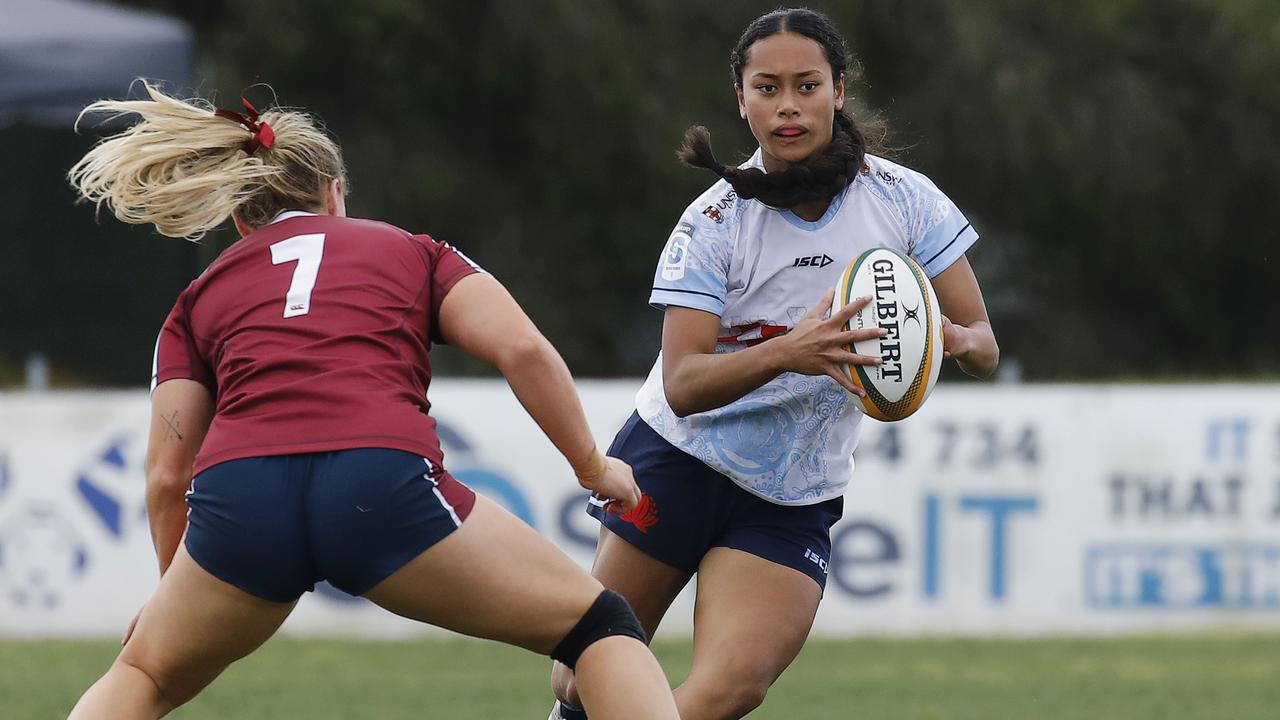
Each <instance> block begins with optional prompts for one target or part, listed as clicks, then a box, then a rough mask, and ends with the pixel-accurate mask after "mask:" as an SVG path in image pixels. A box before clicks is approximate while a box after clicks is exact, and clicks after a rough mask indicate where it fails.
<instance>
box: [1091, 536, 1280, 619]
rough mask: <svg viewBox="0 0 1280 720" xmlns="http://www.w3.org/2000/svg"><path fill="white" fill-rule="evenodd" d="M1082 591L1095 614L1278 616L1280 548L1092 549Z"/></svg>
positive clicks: (1129, 546) (1127, 545)
mask: <svg viewBox="0 0 1280 720" xmlns="http://www.w3.org/2000/svg"><path fill="white" fill-rule="evenodd" d="M1084 588H1085V602H1086V603H1087V604H1088V605H1089V606H1090V607H1092V608H1094V609H1097V610H1132V609H1140V610H1151V609H1157V610H1203V609H1208V608H1221V609H1232V610H1280V545H1245V544H1229V545H1154V544H1153V545H1135V544H1132V543H1121V544H1110V545H1095V546H1093V547H1090V548H1089V549H1087V550H1086V551H1085V557H1084Z"/></svg>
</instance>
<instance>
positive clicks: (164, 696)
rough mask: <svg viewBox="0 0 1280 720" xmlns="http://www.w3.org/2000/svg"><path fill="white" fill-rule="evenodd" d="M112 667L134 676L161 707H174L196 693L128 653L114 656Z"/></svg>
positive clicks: (116, 670)
mask: <svg viewBox="0 0 1280 720" xmlns="http://www.w3.org/2000/svg"><path fill="white" fill-rule="evenodd" d="M112 669H113V671H115V672H120V673H125V674H128V675H132V676H134V677H136V678H137V679H138V680H137V681H136V682H137V683H138V687H139V688H142V687H145V688H146V689H147V690H148V691H150V692H151V693H153V694H154V697H155V702H156V704H157V705H159V706H161V707H167V708H169V709H172V708H176V707H178V706H179V705H182V704H183V703H185V702H187V701H188V700H190V699H191V698H193V697H195V694H196V693H195V692H189V691H186V690H184V689H183V688H180V687H178V684H177V683H174V682H173V681H172V679H171V678H169V677H168V676H166V675H165V674H164V673H162V672H159V671H157V670H156V669H155V668H153V667H151V666H150V665H149V664H148V663H146V662H143V661H141V660H139V659H137V658H133V657H130V656H129V654H128V653H124V654H122V655H121V656H120V657H118V658H116V661H115V664H114V667H113V668H112Z"/></svg>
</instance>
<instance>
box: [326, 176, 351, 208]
mask: <svg viewBox="0 0 1280 720" xmlns="http://www.w3.org/2000/svg"><path fill="white" fill-rule="evenodd" d="M324 211H325V213H326V214H329V215H336V216H338V217H346V216H347V200H346V193H345V192H344V188H343V187H342V178H334V179H332V180H330V181H329V182H328V184H327V185H325V188H324Z"/></svg>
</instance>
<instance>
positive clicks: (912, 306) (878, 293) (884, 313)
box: [831, 248, 942, 420]
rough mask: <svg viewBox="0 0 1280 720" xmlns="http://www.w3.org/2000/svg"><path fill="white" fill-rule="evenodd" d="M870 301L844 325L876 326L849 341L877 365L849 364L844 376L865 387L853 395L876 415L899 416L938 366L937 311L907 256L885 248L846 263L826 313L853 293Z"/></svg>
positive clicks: (929, 385)
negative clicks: (880, 332) (878, 334)
mask: <svg viewBox="0 0 1280 720" xmlns="http://www.w3.org/2000/svg"><path fill="white" fill-rule="evenodd" d="M867 295H869V296H871V303H870V304H869V305H867V306H866V307H865V308H863V309H862V310H861V311H859V312H858V313H857V314H856V315H854V316H853V318H851V319H850V320H849V328H850V329H854V330H858V329H862V328H870V327H880V328H883V329H884V330H885V331H886V335H885V336H884V337H882V338H874V339H871V340H864V341H862V342H858V343H854V345H853V347H851V348H850V349H851V350H852V351H853V352H856V353H858V354H860V355H871V356H876V357H879V358H880V359H881V360H882V361H883V364H881V365H879V366H863V365H854V366H849V368H848V372H849V379H850V380H852V381H853V382H854V384H855V385H857V386H858V387H860V388H862V389H863V390H865V391H866V393H867V396H866V397H865V398H856V397H855V398H854V399H855V401H856V402H857V403H858V405H859V406H860V407H861V408H862V409H863V410H864V411H865V412H866V413H867V414H868V415H870V416H871V417H873V418H876V419H877V420H901V419H902V418H905V417H907V416H908V415H910V414H912V413H914V412H915V411H916V410H919V409H920V406H921V405H923V404H924V401H925V399H927V398H928V397H929V393H930V392H931V391H932V390H933V386H934V384H935V383H936V382H937V380H938V371H939V370H940V369H941V368H942V313H941V311H940V310H939V308H938V299H937V297H936V296H935V295H934V292H933V285H931V284H930V283H929V278H928V277H926V276H925V274H924V270H922V269H921V268H920V266H919V265H917V264H916V262H915V261H914V260H912V259H911V258H910V257H908V256H906V255H903V254H902V253H899V252H897V251H895V250H890V249H889V248H876V249H874V250H868V251H867V252H864V253H862V254H861V255H859V256H858V258H857V259H856V260H854V261H853V262H851V263H849V266H848V267H847V268H845V271H844V273H843V274H842V275H841V276H840V283H839V284H838V285H837V286H836V297H835V300H834V301H833V303H832V308H831V309H832V312H835V311H838V310H839V309H840V308H842V307H844V306H845V305H847V304H849V303H850V302H851V301H852V300H853V299H854V298H858V297H863V296H867Z"/></svg>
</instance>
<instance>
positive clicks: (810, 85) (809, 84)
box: [800, 80, 818, 92]
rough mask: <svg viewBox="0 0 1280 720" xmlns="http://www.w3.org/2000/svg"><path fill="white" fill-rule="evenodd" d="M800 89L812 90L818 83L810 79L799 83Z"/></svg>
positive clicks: (816, 87)
mask: <svg viewBox="0 0 1280 720" xmlns="http://www.w3.org/2000/svg"><path fill="white" fill-rule="evenodd" d="M800 89H801V90H803V91H805V92H813V91H814V90H817V89H818V83H816V82H813V81H812V80H811V81H809V82H807V83H801V84H800Z"/></svg>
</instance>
